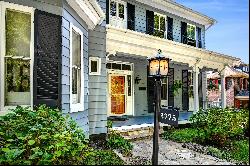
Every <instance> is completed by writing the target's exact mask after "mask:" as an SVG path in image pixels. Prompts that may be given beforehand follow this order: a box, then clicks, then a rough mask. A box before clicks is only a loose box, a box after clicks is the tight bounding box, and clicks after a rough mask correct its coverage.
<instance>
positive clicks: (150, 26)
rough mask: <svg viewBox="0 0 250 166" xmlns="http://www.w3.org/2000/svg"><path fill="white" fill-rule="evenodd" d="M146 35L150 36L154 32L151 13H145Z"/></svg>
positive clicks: (152, 14) (152, 13)
mask: <svg viewBox="0 0 250 166" xmlns="http://www.w3.org/2000/svg"><path fill="white" fill-rule="evenodd" d="M146 20H147V24H146V33H147V34H150V35H152V34H153V32H154V12H153V11H149V10H147V11H146Z"/></svg>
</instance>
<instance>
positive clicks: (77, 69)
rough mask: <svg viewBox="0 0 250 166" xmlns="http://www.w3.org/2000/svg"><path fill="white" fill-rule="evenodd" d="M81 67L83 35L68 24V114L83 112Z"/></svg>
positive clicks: (82, 76) (82, 73) (82, 75)
mask: <svg viewBox="0 0 250 166" xmlns="http://www.w3.org/2000/svg"><path fill="white" fill-rule="evenodd" d="M74 33H75V34H74ZM74 35H76V36H77V37H75V38H74ZM76 39H78V40H76ZM76 42H79V43H76ZM75 46H78V47H75ZM74 47H75V48H74ZM75 49H78V50H75ZM73 51H74V52H73ZM76 54H77V55H76ZM75 58H76V59H75ZM83 67H84V65H83V33H82V31H81V30H80V29H79V28H77V27H76V26H74V25H73V24H72V23H70V112H79V111H84V72H83V71H84V70H83Z"/></svg>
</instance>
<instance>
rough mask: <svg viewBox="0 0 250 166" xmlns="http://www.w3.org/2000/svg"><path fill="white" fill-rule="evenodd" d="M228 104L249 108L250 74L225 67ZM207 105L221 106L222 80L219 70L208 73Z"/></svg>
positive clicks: (229, 105)
mask: <svg viewBox="0 0 250 166" xmlns="http://www.w3.org/2000/svg"><path fill="white" fill-rule="evenodd" d="M225 70H226V72H225V77H226V85H225V87H226V106H227V107H235V108H240V107H244V108H248V102H249V74H247V73H245V72H242V71H238V70H236V69H234V68H228V67H227V68H226V69H225ZM207 79H208V80H207V81H208V83H207V85H208V86H207V101H206V102H207V105H208V107H214V106H216V107H217V106H218V107H221V81H220V76H219V74H218V72H208V73H207Z"/></svg>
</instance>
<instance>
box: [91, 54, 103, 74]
mask: <svg viewBox="0 0 250 166" xmlns="http://www.w3.org/2000/svg"><path fill="white" fill-rule="evenodd" d="M89 68H90V70H89V74H90V75H101V58H98V57H89Z"/></svg>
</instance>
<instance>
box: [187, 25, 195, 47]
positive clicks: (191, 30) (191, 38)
mask: <svg viewBox="0 0 250 166" xmlns="http://www.w3.org/2000/svg"><path fill="white" fill-rule="evenodd" d="M195 31H196V29H195V26H194V25H191V24H187V44H188V45H191V46H196V40H195V39H196V36H195V35H196V34H195Z"/></svg>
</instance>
